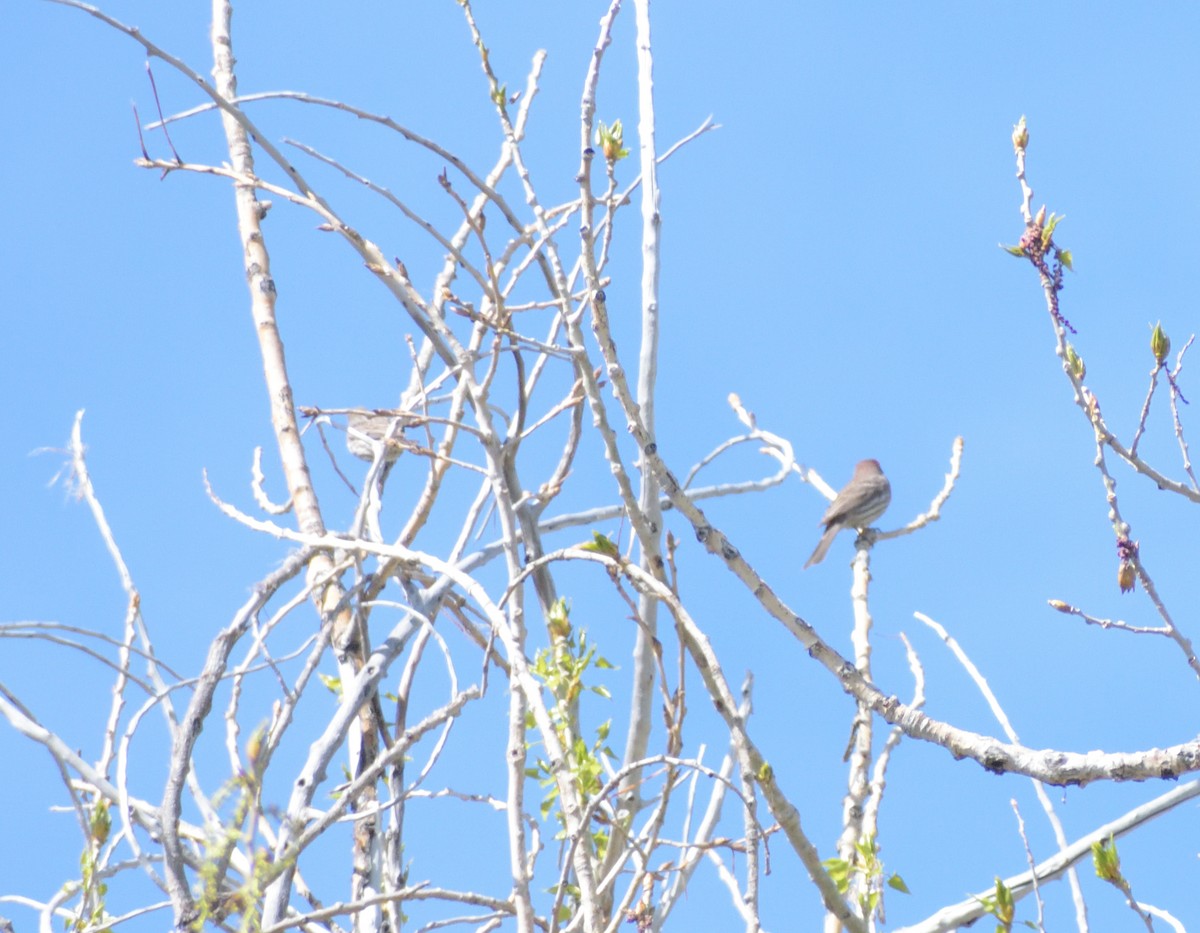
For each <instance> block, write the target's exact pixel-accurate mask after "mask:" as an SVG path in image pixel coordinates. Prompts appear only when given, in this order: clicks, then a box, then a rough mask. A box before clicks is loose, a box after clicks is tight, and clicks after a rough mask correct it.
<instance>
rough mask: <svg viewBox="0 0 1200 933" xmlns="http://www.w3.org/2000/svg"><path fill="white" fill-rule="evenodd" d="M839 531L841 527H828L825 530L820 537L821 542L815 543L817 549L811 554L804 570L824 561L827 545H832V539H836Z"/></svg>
mask: <svg viewBox="0 0 1200 933" xmlns="http://www.w3.org/2000/svg"><path fill="white" fill-rule="evenodd" d="M841 530H842V526H841V525H830V526H829V527H828V528H826V529H825V534H823V535H821V540H820V541H818V542H817V549H816V550H815V551H813V552H812V557H810V558H809V559H808V563H806V564H805V565H804V569H805V570H807V569H808V568H809V567H811V566H812V565H813V564H819V563H821V561H823V560H824V559H825V553H826V552H827V551H828V550H829V545H831V544H833V539H834V538H836V537H837V533H838V532H839V531H841Z"/></svg>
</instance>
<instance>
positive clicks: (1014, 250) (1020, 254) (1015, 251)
mask: <svg viewBox="0 0 1200 933" xmlns="http://www.w3.org/2000/svg"><path fill="white" fill-rule="evenodd" d="M999 245H1000V248H1001V249H1002V250H1004V251H1005V252H1006V253H1008V254H1009V255H1010V256H1016V257H1017V258H1018V259H1021V258H1024V256H1025V250H1023V249H1021V247H1019V246H1005V245H1004V244H1003V243H1001V244H999Z"/></svg>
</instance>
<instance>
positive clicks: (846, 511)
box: [804, 460, 892, 570]
mask: <svg viewBox="0 0 1200 933" xmlns="http://www.w3.org/2000/svg"><path fill="white" fill-rule="evenodd" d="M891 501H892V486H891V484H890V483H889V482H888V481H887V477H886V476H884V475H883V470H882V469H880V466H879V461H878V460H863V461H861V462H860V463H859V464H858V466H856V467H855V468H854V476H853V478H852V479H851V480H850V482H848V483H847V484H846V486H845V488H844V489H843V490H842V491H841V492H839V493H838V494H837V498H835V499H834V500H833V501H832V502H831V503H829V508H828V509H826V510H825V514H824V515H822V516H821V521H820V524H822V525H824V526H825V533H824V534H823V535H821V540H820V541H818V542H817V549H816V550H815V551H813V553H812V557H810V558H809V559H808V563H807V564H805V565H804V569H805V570H807V569H808V568H809V567H811V566H812V565H813V564H819V563H820V562H821V561H822V560H824V558H825V552H826V551H828V550H829V545H831V544H833V539H834V538H835V537H836V536H837V533H838V532H839V531H841V530H842V529H843V528H859V529H862V528H867V527H869V526H870V524H871V522H873V521H875V519H877V518H879V516H880V515H882V514H883V513H884V510H885V509H887V507H888V503H889V502H891Z"/></svg>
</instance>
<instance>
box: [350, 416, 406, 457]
mask: <svg viewBox="0 0 1200 933" xmlns="http://www.w3.org/2000/svg"><path fill="white" fill-rule="evenodd" d="M409 420H410V419H408V418H407V417H405V416H404V415H395V414H379V413H372V414H369V415H368V414H363V413H362V412H351V413H350V414H349V415H347V416H346V449H347V450H348V451H350V453H352V454H354V456H356V457H358V458H359V459H360V460H367V461H371V460H374V459H375V446H376V444H378V443H379V442H380V441H382V442H383V459H384V462H386V463H391V462H392V461H393V460H395V459H396V458H397V457H399V456H400V454H401V453H402V452H403V451H404V448H405V440H404V434H403V430H404V428H405V426H406V425H407V424H408V422H409Z"/></svg>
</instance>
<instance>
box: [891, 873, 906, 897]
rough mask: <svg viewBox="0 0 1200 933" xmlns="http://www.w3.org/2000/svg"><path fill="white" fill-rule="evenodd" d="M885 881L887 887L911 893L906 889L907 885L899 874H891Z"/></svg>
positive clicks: (903, 892)
mask: <svg viewBox="0 0 1200 933" xmlns="http://www.w3.org/2000/svg"><path fill="white" fill-rule="evenodd" d="M887 883H888V887H889V888H892V889H893V890H896V891H899V892H901V893H902V894H912V891H910V890H908V885H906V884H905V883H904V879H903V878H901V877H900V876H899V875H892V876H891V877H890V878H888V880H887Z"/></svg>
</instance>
